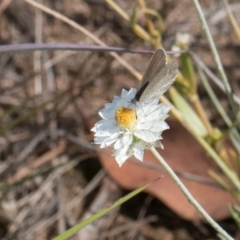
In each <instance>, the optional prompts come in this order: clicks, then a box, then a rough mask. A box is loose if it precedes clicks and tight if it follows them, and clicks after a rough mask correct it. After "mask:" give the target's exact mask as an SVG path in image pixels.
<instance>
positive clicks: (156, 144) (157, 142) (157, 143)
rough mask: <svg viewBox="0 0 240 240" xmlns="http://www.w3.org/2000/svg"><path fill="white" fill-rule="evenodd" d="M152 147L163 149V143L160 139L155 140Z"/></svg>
mask: <svg viewBox="0 0 240 240" xmlns="http://www.w3.org/2000/svg"><path fill="white" fill-rule="evenodd" d="M154 147H157V148H162V149H164V146H163V144H162V143H161V142H160V141H156V142H155V144H154Z"/></svg>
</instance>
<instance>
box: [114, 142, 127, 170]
mask: <svg viewBox="0 0 240 240" xmlns="http://www.w3.org/2000/svg"><path fill="white" fill-rule="evenodd" d="M127 151H128V146H125V147H123V148H121V149H118V150H116V151H115V152H114V154H113V155H114V156H115V158H116V161H117V163H118V165H119V166H120V167H121V166H122V165H123V163H124V162H125V161H126V160H127V159H128V158H129V156H128V154H127Z"/></svg>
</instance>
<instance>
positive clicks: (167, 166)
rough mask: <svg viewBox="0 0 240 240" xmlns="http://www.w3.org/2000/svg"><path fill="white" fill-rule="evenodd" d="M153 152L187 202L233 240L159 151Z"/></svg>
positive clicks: (153, 150) (226, 237) (220, 232)
mask: <svg viewBox="0 0 240 240" xmlns="http://www.w3.org/2000/svg"><path fill="white" fill-rule="evenodd" d="M150 150H151V152H152V153H153V155H154V156H155V157H156V158H157V160H158V161H159V163H160V164H161V165H162V166H163V167H164V168H165V169H166V171H167V172H168V174H169V175H170V176H171V177H172V179H173V181H174V182H175V183H176V184H177V186H178V187H179V188H180V190H181V191H182V193H183V194H184V195H185V196H186V198H187V200H188V201H189V203H190V204H192V205H193V206H194V207H195V208H196V209H197V211H198V212H199V213H200V214H201V215H202V216H203V217H204V218H205V219H206V221H207V222H208V223H209V224H210V225H211V226H212V227H213V228H214V229H215V230H216V231H217V232H218V233H219V234H220V235H222V236H224V237H225V239H227V240H233V238H232V237H231V236H230V235H229V234H228V233H227V232H226V231H225V230H224V229H222V228H221V227H220V226H219V225H218V224H217V223H216V222H215V221H214V220H213V219H212V218H211V216H209V214H208V213H207V212H206V211H205V210H204V209H203V208H202V206H201V205H200V204H199V203H198V202H197V201H196V200H195V198H194V197H193V196H192V195H191V193H190V192H189V191H188V189H187V188H186V187H185V186H184V185H183V183H182V182H181V180H180V179H179V178H178V176H177V175H176V174H175V173H174V171H173V170H172V169H171V167H170V166H169V165H168V164H167V163H166V161H165V160H164V159H163V158H162V157H161V155H160V154H159V153H158V152H157V150H156V149H155V148H154V147H152V148H151V149H150Z"/></svg>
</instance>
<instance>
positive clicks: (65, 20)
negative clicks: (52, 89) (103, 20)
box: [25, 0, 141, 80]
mask: <svg viewBox="0 0 240 240" xmlns="http://www.w3.org/2000/svg"><path fill="white" fill-rule="evenodd" d="M25 2H28V3H29V4H31V5H33V6H34V7H36V8H38V9H41V10H42V11H44V12H45V13H47V14H50V15H52V16H54V17H55V18H57V19H60V20H61V21H63V22H65V23H67V24H69V25H70V26H72V27H73V28H75V29H77V30H79V31H80V32H82V33H83V34H84V35H86V36H88V37H89V38H90V39H92V40H93V41H94V42H95V43H97V44H99V45H101V46H106V44H105V43H104V42H103V41H101V40H100V39H99V38H97V37H96V36H94V35H93V34H92V33H90V32H89V31H88V30H87V29H85V28H84V27H82V26H80V25H79V24H77V23H76V22H74V21H72V20H70V19H69V18H67V17H65V16H64V15H62V14H60V13H58V12H56V11H53V10H51V9H49V8H47V7H45V6H43V5H41V4H38V3H36V2H35V1H33V0H25ZM110 55H111V56H112V57H114V58H115V59H116V60H117V61H118V62H119V63H120V64H121V65H122V66H124V67H125V68H126V69H127V70H128V71H129V72H131V73H132V74H133V75H134V76H135V77H136V78H137V79H139V80H140V79H141V74H140V73H139V72H138V71H136V70H135V69H134V68H133V67H132V66H131V65H130V64H129V63H127V62H126V61H125V60H123V58H121V57H120V56H119V55H118V54H116V53H110Z"/></svg>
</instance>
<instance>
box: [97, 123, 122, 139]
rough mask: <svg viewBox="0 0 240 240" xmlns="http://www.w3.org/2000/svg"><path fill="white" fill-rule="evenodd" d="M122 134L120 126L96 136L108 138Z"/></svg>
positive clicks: (98, 132)
mask: <svg viewBox="0 0 240 240" xmlns="http://www.w3.org/2000/svg"><path fill="white" fill-rule="evenodd" d="M119 133H121V130H120V128H119V127H118V126H114V127H109V128H108V129H106V130H103V131H101V130H100V131H97V132H96V133H95V136H98V137H108V136H112V135H113V134H119Z"/></svg>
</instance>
